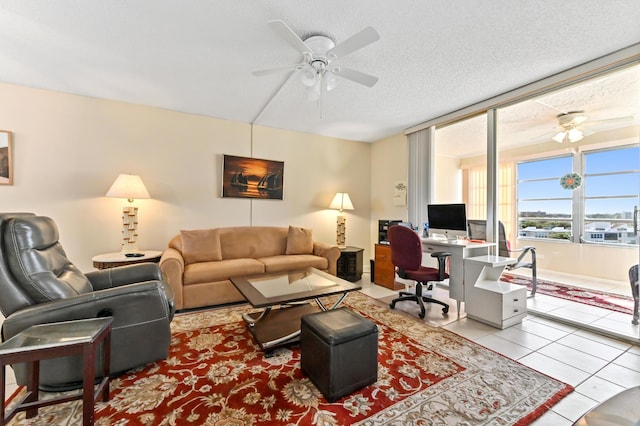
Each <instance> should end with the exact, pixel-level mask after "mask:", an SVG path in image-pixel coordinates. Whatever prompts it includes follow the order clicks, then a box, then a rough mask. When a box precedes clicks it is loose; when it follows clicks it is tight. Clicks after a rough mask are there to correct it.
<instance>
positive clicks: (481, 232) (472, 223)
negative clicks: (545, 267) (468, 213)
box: [467, 219, 538, 297]
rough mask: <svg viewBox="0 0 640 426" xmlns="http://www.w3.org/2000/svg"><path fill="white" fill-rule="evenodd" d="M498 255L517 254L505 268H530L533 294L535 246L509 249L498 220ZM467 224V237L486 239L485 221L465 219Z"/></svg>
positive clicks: (535, 284) (535, 271)
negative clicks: (527, 257) (514, 261)
mask: <svg viewBox="0 0 640 426" xmlns="http://www.w3.org/2000/svg"><path fill="white" fill-rule="evenodd" d="M498 225H499V226H498V255H499V256H503V257H514V256H513V254H514V253H516V254H517V256H518V257H517V261H516V263H514V264H513V265H509V266H507V267H506V269H507V270H513V269H518V268H529V269H531V295H530V297H533V296H535V294H536V290H537V288H538V277H537V266H536V248H535V247H533V246H526V247H522V248H519V249H511V248H510V247H509V244H508V243H507V236H506V232H505V230H504V224H503V223H502V222H498ZM467 226H468V230H469V238H471V239H474V240H485V241H486V240H487V221H486V220H477V219H469V220H467ZM529 254H530V255H531V258H530V259H525V257H526V256H527V255H529Z"/></svg>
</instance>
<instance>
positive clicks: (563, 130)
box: [551, 111, 595, 143]
mask: <svg viewBox="0 0 640 426" xmlns="http://www.w3.org/2000/svg"><path fill="white" fill-rule="evenodd" d="M557 117H558V123H559V124H560V129H559V131H558V132H557V133H556V134H555V135H554V136H553V137H552V138H551V139H553V140H554V141H556V142H558V143H564V142H567V141H569V142H571V143H573V142H578V141H579V140H581V139H582V138H584V137H585V136H590V135H592V134H594V133H595V132H593V131H591V130H589V129H587V128H584V127H581V126H580V125H581V124H582V123H584V122H585V121H586V120H587V118H588V117H587V116H586V115H584V111H571V112H566V113H562V114H558V115H557Z"/></svg>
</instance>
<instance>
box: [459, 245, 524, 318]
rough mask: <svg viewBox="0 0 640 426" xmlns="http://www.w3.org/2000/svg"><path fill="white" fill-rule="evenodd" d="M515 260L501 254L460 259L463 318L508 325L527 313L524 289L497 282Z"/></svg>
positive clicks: (521, 286)
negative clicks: (464, 314)
mask: <svg viewBox="0 0 640 426" xmlns="http://www.w3.org/2000/svg"><path fill="white" fill-rule="evenodd" d="M514 263H516V259H513V258H510V257H502V256H493V255H492V256H478V257H468V258H466V259H465V260H464V264H465V266H464V269H465V276H464V279H465V297H466V299H467V300H466V302H465V304H464V307H465V311H467V317H469V318H472V319H475V320H477V321H480V322H483V323H485V324H489V325H492V326H494V327H498V328H500V329H503V328H507V327H511V326H512V325H515V324H518V323H520V322H522V320H523V319H524V317H526V316H527V288H526V287H525V286H523V285H516V284H511V283H508V282H504V281H500V276H501V275H502V271H503V270H504V268H505V267H506V266H508V265H513V264H514Z"/></svg>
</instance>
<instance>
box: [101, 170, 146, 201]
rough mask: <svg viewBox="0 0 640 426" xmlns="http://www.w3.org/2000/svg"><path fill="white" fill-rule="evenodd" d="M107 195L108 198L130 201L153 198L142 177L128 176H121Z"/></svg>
mask: <svg viewBox="0 0 640 426" xmlns="http://www.w3.org/2000/svg"><path fill="white" fill-rule="evenodd" d="M105 195H106V196H107V197H115V198H126V199H128V200H133V199H136V198H151V196H150V195H149V191H147V188H146V187H145V186H144V183H142V179H141V178H140V176H138V175H127V174H121V175H119V176H118V177H117V178H116V180H115V182H113V185H111V188H109V190H108V191H107V193H106V194H105Z"/></svg>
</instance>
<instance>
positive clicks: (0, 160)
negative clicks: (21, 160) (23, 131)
mask: <svg viewBox="0 0 640 426" xmlns="http://www.w3.org/2000/svg"><path fill="white" fill-rule="evenodd" d="M12 136H13V135H12V133H11V132H8V131H6V130H0V185H13V152H12V150H11V149H12V143H13V138H12Z"/></svg>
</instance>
